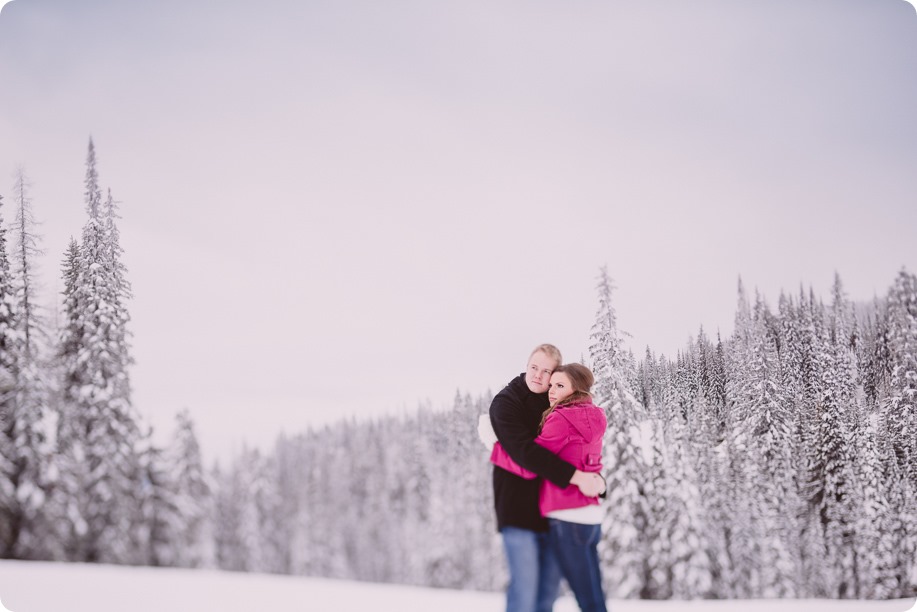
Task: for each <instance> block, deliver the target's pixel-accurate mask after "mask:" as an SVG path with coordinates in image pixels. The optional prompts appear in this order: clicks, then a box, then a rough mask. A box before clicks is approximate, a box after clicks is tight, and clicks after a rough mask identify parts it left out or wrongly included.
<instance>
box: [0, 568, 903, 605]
mask: <svg viewBox="0 0 917 612" xmlns="http://www.w3.org/2000/svg"><path fill="white" fill-rule="evenodd" d="M0 601H2V602H3V605H4V606H5V607H6V609H8V610H11V611H12V612H70V611H71V610H77V611H81V612H82V611H86V612H251V611H253V610H259V611H267V612H288V611H289V612H294V611H295V612H324V611H328V612H365V611H372V612H377V611H384V612H389V611H390V612H410V611H414V610H423V611H428V610H434V611H435V612H501V611H502V610H503V596H502V595H501V594H499V593H475V592H469V591H450V590H445V589H428V588H418V587H408V586H396V585H382V584H368V583H360V582H344V581H336V580H323V579H318V578H299V577H291V576H268V575H263V574H239V573H232V572H221V571H194V570H177V569H161V568H138V567H120V566H111V565H83V564H73V563H42V562H25V561H0ZM775 608H779V610H780V612H803V611H805V612H829V611H837V612H854V611H857V612H867V611H869V612H872V611H876V612H880V611H881V612H904V611H905V610H910V609H914V600H913V599H908V600H903V599H899V600H892V601H871V602H870V601H824V600H799V601H780V602H774V601H748V602H743V603H742V610H743V612H766V611H770V610H774V609H775ZM554 609H555V612H575V611H576V610H577V607H576V603H575V602H574V601H573V600H571V599H570V598H568V597H567V598H563V599H562V600H560V601H559V602H558V603H557V605H556V606H554ZM735 609H736V602H734V601H732V602H729V601H691V602H685V601H614V602H612V605H611V610H612V611H613V612H675V611H681V610H688V611H692V612H728V611H731V610H735Z"/></svg>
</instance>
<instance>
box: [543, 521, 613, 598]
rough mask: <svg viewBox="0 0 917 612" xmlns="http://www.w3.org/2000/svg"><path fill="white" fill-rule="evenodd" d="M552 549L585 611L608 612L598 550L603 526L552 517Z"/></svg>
mask: <svg viewBox="0 0 917 612" xmlns="http://www.w3.org/2000/svg"><path fill="white" fill-rule="evenodd" d="M549 520H550V525H551V530H550V532H549V533H550V540H551V549H552V550H553V551H554V556H555V557H557V562H558V563H559V564H560V567H561V570H562V571H563V574H564V578H566V580H567V584H569V585H570V589H571V590H572V591H573V594H574V595H575V596H576V603H578V604H579V608H580V610H582V611H583V612H606V610H607V608H606V607H605V594H604V593H603V592H602V572H601V570H600V569H599V552H598V549H597V546H598V543H599V536H600V535H601V532H602V529H601V525H581V524H579V523H569V522H567V521H559V520H557V519H549Z"/></svg>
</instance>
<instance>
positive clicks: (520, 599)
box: [500, 527, 560, 612]
mask: <svg viewBox="0 0 917 612" xmlns="http://www.w3.org/2000/svg"><path fill="white" fill-rule="evenodd" d="M500 534H501V535H502V536H503V549H504V551H506V561H507V563H508V565H509V586H508V587H507V589H506V612H551V610H552V609H553V607H554V600H555V599H557V592H558V590H560V567H559V566H558V565H557V560H556V559H555V558H554V554H553V552H552V551H551V545H550V543H549V537H548V534H547V533H546V532H538V531H531V530H529V529H519V528H518V527H504V528H503V529H501V530H500Z"/></svg>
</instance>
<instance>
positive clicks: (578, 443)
mask: <svg viewBox="0 0 917 612" xmlns="http://www.w3.org/2000/svg"><path fill="white" fill-rule="evenodd" d="M606 427H607V422H606V420H605V411H604V410H602V409H601V408H599V407H597V406H595V405H594V404H593V403H592V402H589V401H585V402H577V403H575V404H570V405H569V406H562V407H560V408H556V409H555V410H554V411H553V412H551V414H550V415H548V418H547V420H546V421H545V423H544V428H543V429H542V430H541V433H540V434H538V437H537V438H535V442H536V443H538V444H540V445H541V446H543V447H545V448H546V449H548V450H549V451H551V452H552V453H554V454H556V455H557V456H558V457H560V458H561V459H563V460H564V461H567V462H569V463H571V464H573V465H574V466H575V467H576V468H577V469H579V470H582V471H583V472H599V471H601V469H602V436H603V435H604V434H605V428H606ZM490 461H491V463H493V464H495V465H497V466H499V467H501V468H503V469H504V470H506V471H508V472H512V473H513V474H516V475H517V476H521V477H523V478H526V479H530V480H531V479H533V478H536V477H537V474H535V473H534V472H530V471H529V470H527V469H525V468H524V467H522V466H520V465H519V464H518V463H516V462H515V461H513V459H512V458H511V457H510V456H509V454H508V453H507V452H506V451H505V450H504V449H503V446H501V445H500V443H499V442H497V443H496V444H495V445H494V449H493V452H492V453H491V455H490ZM598 503H599V500H598V498H595V497H586V496H585V495H583V494H582V493H580V490H579V488H578V487H576V486H575V485H568V486H567V487H565V488H560V487H558V486H557V485H555V484H553V483H551V482H549V481H547V480H542V482H541V491H540V493H539V500H538V506H539V508H540V509H541V514H542V515H543V516H547V514H548V513H549V512H551V511H552V510H564V509H567V508H580V507H582V506H588V505H596V504H598Z"/></svg>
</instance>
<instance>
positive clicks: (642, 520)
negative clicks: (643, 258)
mask: <svg viewBox="0 0 917 612" xmlns="http://www.w3.org/2000/svg"><path fill="white" fill-rule="evenodd" d="M597 289H598V294H599V308H598V312H597V313H596V321H595V324H594V325H593V327H592V334H591V336H590V337H591V339H592V345H591V346H590V347H589V354H590V357H591V359H592V369H593V373H594V375H595V385H594V386H593V395H594V396H595V401H596V405H598V406H601V407H603V408H605V413H606V415H607V416H608V431H607V433H606V434H605V441H604V448H603V451H602V455H603V462H604V471H605V478H606V482H607V485H608V493H607V500H606V508H607V514H606V516H605V520H604V521H603V523H602V542H601V547H600V555H601V558H602V561H603V565H604V576H603V578H604V580H605V588H606V592H607V593H608V595H609V596H610V597H618V598H628V597H636V596H638V595H639V594H640V593H641V592H642V591H643V589H644V586H645V584H646V582H647V567H646V559H647V557H648V542H647V541H646V539H645V537H646V536H645V534H646V530H647V522H648V520H649V515H650V509H649V507H648V503H647V499H646V494H645V486H646V482H647V477H648V468H647V461H646V459H645V456H644V452H643V450H642V446H641V445H642V444H643V443H644V439H643V430H641V428H640V423H641V422H642V421H644V420H645V418H646V416H645V412H644V410H643V407H641V406H640V404H639V403H638V402H637V400H636V398H635V397H634V395H633V392H632V390H631V389H629V388H628V387H627V385H626V382H625V381H626V380H627V374H626V364H625V360H624V352H623V350H622V346H621V345H622V343H621V334H620V332H619V331H618V325H617V315H616V313H615V309H614V305H613V304H612V300H611V293H612V281H611V278H610V277H609V276H608V271H607V269H605V268H602V270H601V272H600V274H599V283H598V287H597ZM645 442H646V443H647V444H648V442H649V440H646V441H645Z"/></svg>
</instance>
